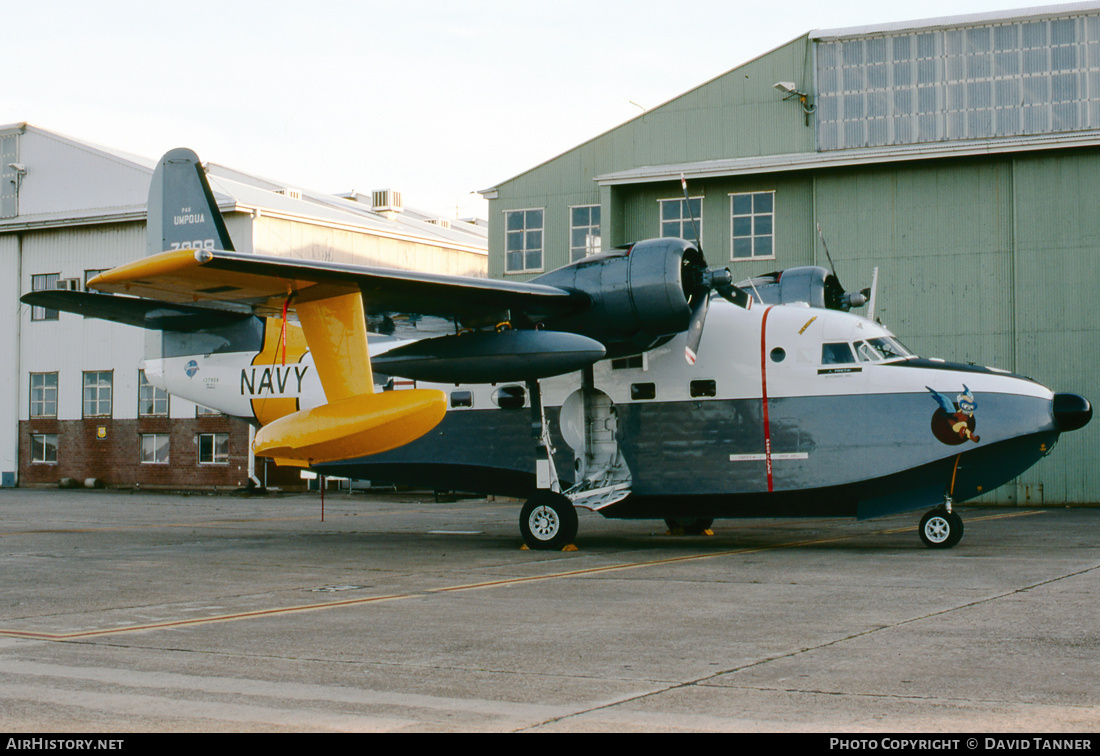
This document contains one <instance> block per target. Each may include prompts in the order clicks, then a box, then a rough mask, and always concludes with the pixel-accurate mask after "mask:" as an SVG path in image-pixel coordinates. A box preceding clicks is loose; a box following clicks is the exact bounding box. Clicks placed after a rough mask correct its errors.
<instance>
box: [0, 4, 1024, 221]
mask: <svg viewBox="0 0 1100 756" xmlns="http://www.w3.org/2000/svg"><path fill="white" fill-rule="evenodd" d="M1023 5H1025V4H1024V3H1020V2H1012V0H921V1H920V2H915V1H914V0H895V2H891V3H882V2H857V1H856V0H767V1H766V2H760V1H759V0H755V1H754V2H748V1H747V0H746V1H742V0H725V1H724V2H723V1H721V0H674V1H672V2H669V1H668V0H665V1H664V2H656V1H655V0H554V1H553V2H541V3H535V2H528V1H527V0H466V1H465V2H464V1H463V0H450V1H449V2H448V1H447V0H399V1H396V2H395V1H393V0H390V1H389V2H377V1H376V0H359V1H358V2H351V1H340V0H318V1H317V2H315V3H308V4H307V3H304V2H301V0H296V1H295V2H287V1H286V0H262V1H261V2H254V1H252V0H220V2H211V1H209V0H188V1H187V2H185V3H161V2H148V1H147V0H141V1H140V2H135V1H126V2H123V1H121V0H120V1H114V2H112V1H111V0H103V1H101V2H88V0H81V1H80V2H69V1H68V0H64V1H63V0H54V1H52V0H36V2H27V1H26V0H0V19H3V27H4V41H3V44H2V45H0V50H2V51H3V54H4V68H5V74H4V76H3V77H0V125H5V124H11V123H19V122H24V121H26V122H28V123H31V124H33V125H35V126H38V127H41V128H44V129H48V130H51V131H57V132H60V133H63V134H66V135H68V136H71V137H75V138H77V139H80V140H83V141H87V142H93V143H96V144H101V145H105V146H108V147H112V148H115V149H118V150H123V151H125V152H130V153H133V154H136V155H142V156H145V157H148V158H152V159H156V158H158V157H159V156H160V155H162V154H163V153H164V152H167V151H168V150H169V149H172V148H175V147H190V148H191V149H193V150H195V151H196V152H197V153H198V155H199V157H200V158H201V159H202V160H204V161H211V162H215V163H221V164H223V165H227V166H230V167H233V168H236V169H239V170H243V171H247V172H250V173H254V174H257V175H260V176H264V177H267V178H271V179H275V180H277V181H280V182H283V183H286V184H287V185H290V186H296V187H300V188H306V189H313V190H319V191H324V192H330V193H334V194H335V193H341V192H348V191H353V190H354V191H359V192H369V191H371V190H374V189H383V188H393V189H398V190H400V191H401V192H402V194H403V196H404V201H405V204H406V205H408V206H410V207H416V208H420V209H424V210H428V211H430V212H433V213H438V214H439V215H440V216H441V217H451V218H454V217H469V216H471V215H477V216H479V217H483V218H484V217H486V215H487V205H486V203H485V201H484V200H483V199H482V198H481V197H480V195H478V194H476V192H477V191H479V190H483V189H488V188H490V187H492V186H494V185H496V184H498V183H500V182H502V181H504V180H506V179H509V178H511V177H513V176H515V175H517V174H519V173H522V172H523V171H525V170H527V169H529V168H532V167H534V166H536V165H538V164H540V163H542V162H544V161H546V160H548V159H550V158H552V157H554V156H556V155H559V154H561V153H562V152H565V151H567V150H569V149H571V148H572V147H575V146H576V145H578V144H581V143H582V142H585V141H587V140H588V139H591V138H592V137H595V136H597V135H599V134H601V133H603V132H605V131H607V130H608V129H611V128H613V127H615V126H617V125H619V124H621V123H623V122H625V121H627V120H630V119H631V118H634V117H636V116H638V115H641V114H642V112H643V109H649V108H653V107H655V106H657V105H660V104H661V103H663V102H666V101H668V100H669V99H672V98H673V97H675V96H677V95H679V94H682V93H683V92H686V91H688V90H690V89H692V88H694V87H697V86H699V85H700V84H703V83H704V82H706V81H709V80H710V79H713V78H714V77H716V76H719V75H721V74H723V73H725V72H726V71H729V70H730V69H732V68H735V67H737V66H739V65H741V64H742V63H745V62H747V61H749V60H752V59H753V58H756V57H758V56H760V55H762V54H764V53H766V52H768V51H769V50H772V49H774V48H776V47H778V46H779V45H781V44H784V43H785V42H788V41H790V40H792V39H795V38H796V37H799V36H801V35H803V34H805V33H806V32H808V31H810V30H812V29H823V28H836V27H846V26H863V25H867V24H879V23H892V22H896V21H910V20H917V19H926V18H930V17H940V16H953V15H960V14H969V13H982V12H988V11H1000V10H1011V9H1014V8H1019V7H1021V6H1023Z"/></svg>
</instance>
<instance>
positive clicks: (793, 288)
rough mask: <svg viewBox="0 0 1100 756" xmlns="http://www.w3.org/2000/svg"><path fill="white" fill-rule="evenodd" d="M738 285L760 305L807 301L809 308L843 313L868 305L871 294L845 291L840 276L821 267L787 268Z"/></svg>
mask: <svg viewBox="0 0 1100 756" xmlns="http://www.w3.org/2000/svg"><path fill="white" fill-rule="evenodd" d="M737 285H738V287H739V288H741V289H744V290H745V291H747V292H749V293H751V294H752V297H753V299H755V300H756V301H757V302H758V303H760V304H765V305H777V304H793V303H795V302H805V303H806V304H808V305H809V306H810V307H820V308H824V309H828V310H843V311H844V312H847V311H848V310H850V309H852V308H853V307H862V306H863V305H865V304H867V296H868V293H869V292H867V293H864V292H859V291H844V287H843V286H841V285H840V281H839V280H838V279H837V277H836V276H835V275H833V274H832V273H830V272H829V271H828V270H827V269H825V268H822V267H820V266H818V265H804V266H801V267H798V268H787V269H786V270H781V271H777V272H775V273H768V274H766V275H763V276H757V277H756V278H753V279H750V280H746V281H742V282H741V283H739V284H737Z"/></svg>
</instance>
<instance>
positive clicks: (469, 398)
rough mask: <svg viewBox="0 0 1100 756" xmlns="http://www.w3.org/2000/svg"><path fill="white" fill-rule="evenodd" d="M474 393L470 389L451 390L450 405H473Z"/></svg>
mask: <svg viewBox="0 0 1100 756" xmlns="http://www.w3.org/2000/svg"><path fill="white" fill-rule="evenodd" d="M473 406H474V393H473V392H472V391H452V392H451V407H452V408H454V407H473Z"/></svg>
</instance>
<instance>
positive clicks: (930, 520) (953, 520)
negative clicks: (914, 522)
mask: <svg viewBox="0 0 1100 756" xmlns="http://www.w3.org/2000/svg"><path fill="white" fill-rule="evenodd" d="M918 530H919V532H920V539H921V540H922V541H923V542H924V545H925V546H927V547H928V548H930V549H949V548H951V547H952V546H954V545H955V544H957V543H958V542H959V541H960V540H962V537H963V521H962V518H961V517H959V516H958V515H957V514H956V513H954V512H946V511H944V510H943V509H933V510H932V511H931V512H928V513H926V514H925V515H924V517H922V518H921V520H920V527H919V528H918Z"/></svg>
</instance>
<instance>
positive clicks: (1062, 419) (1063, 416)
mask: <svg viewBox="0 0 1100 756" xmlns="http://www.w3.org/2000/svg"><path fill="white" fill-rule="evenodd" d="M1051 406H1052V408H1053V410H1054V423H1055V425H1057V426H1058V431H1059V432H1060V433H1066V432H1067V431H1073V430H1077V429H1078V428H1083V427H1085V426H1086V425H1088V422H1089V420H1091V419H1092V405H1091V404H1090V403H1089V400H1088V399H1086V398H1085V397H1083V396H1080V395H1078V394H1055V395H1054V399H1053V400H1051Z"/></svg>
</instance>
